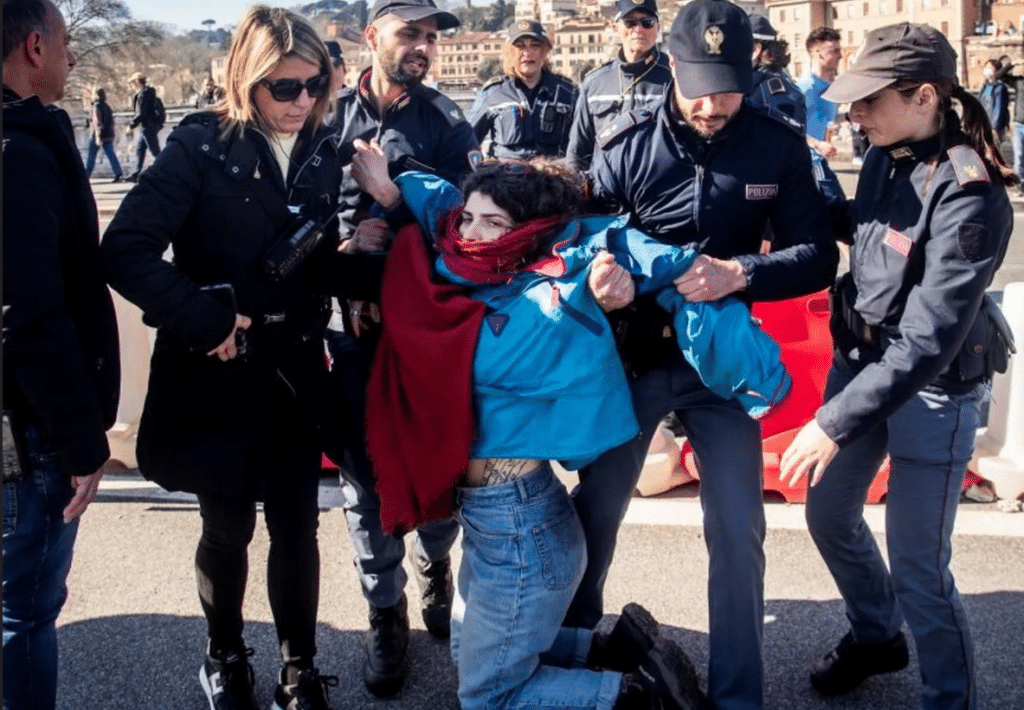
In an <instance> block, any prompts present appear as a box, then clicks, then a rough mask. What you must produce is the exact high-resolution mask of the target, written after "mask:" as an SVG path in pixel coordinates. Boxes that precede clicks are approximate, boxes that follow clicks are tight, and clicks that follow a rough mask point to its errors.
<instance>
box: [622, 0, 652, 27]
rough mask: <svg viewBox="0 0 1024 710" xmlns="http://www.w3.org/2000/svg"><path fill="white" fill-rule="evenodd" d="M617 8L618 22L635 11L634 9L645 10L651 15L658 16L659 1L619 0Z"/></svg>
mask: <svg viewBox="0 0 1024 710" xmlns="http://www.w3.org/2000/svg"><path fill="white" fill-rule="evenodd" d="M616 9H617V12H616V13H615V21H616V22H617V21H619V20H621V19H622V18H623V17H625V16H626V15H628V14H629V13H631V12H633V10H643V11H644V12H646V13H648V14H649V15H654V16H655V17H657V16H658V3H657V2H656V0H619V2H618V4H617V6H616Z"/></svg>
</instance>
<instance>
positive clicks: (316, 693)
mask: <svg viewBox="0 0 1024 710" xmlns="http://www.w3.org/2000/svg"><path fill="white" fill-rule="evenodd" d="M337 685H338V677H337V676H333V675H320V671H319V670H317V669H316V668H312V667H309V668H302V669H299V668H290V667H287V666H286V667H285V668H282V669H281V682H280V683H278V684H277V688H276V689H275V690H274V704H273V705H271V706H270V710H331V706H330V704H329V703H328V702H327V694H328V691H327V689H328V688H334V687H336V686H337Z"/></svg>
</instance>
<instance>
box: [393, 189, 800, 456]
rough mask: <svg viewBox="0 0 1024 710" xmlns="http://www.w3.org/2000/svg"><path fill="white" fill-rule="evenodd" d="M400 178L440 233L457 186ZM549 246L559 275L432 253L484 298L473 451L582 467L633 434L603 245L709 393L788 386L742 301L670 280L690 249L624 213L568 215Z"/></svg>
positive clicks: (754, 412)
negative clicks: (704, 298) (498, 268)
mask: <svg viewBox="0 0 1024 710" xmlns="http://www.w3.org/2000/svg"><path fill="white" fill-rule="evenodd" d="M397 182H398V185H399V187H400V188H401V190H402V197H403V199H404V201H405V203H406V205H407V206H408V207H409V209H410V211H411V212H412V214H413V215H414V216H415V217H416V219H417V222H418V223H419V225H420V227H421V228H422V229H423V230H424V232H425V233H427V234H431V235H433V234H437V233H438V232H437V230H438V229H439V228H440V227H439V225H441V224H443V219H444V216H445V215H447V214H448V213H449V212H450V211H451V210H452V209H454V208H457V207H459V206H460V205H461V204H462V202H463V197H462V194H461V193H460V192H459V191H458V189H456V188H455V187H454V186H453V185H451V184H450V183H447V182H445V181H444V180H441V179H439V178H436V177H434V176H431V175H426V174H423V173H405V174H403V175H401V176H399V178H398V181H397ZM550 244H551V248H552V253H553V255H554V256H556V257H558V258H560V259H561V260H562V262H563V263H564V265H565V269H564V273H563V274H562V275H560V276H553V275H549V274H548V273H542V272H541V271H526V272H523V273H522V274H520V275H518V276H517V277H515V278H514V279H513V280H512V281H511V282H510V283H508V284H502V285H496V286H495V285H487V284H476V283H473V282H470V281H467V280H465V279H463V278H461V277H459V276H456V275H455V274H453V273H451V272H450V271H449V270H448V269H447V267H446V265H445V263H444V261H443V259H442V258H440V257H439V258H438V259H437V262H436V267H437V270H438V272H439V273H440V274H441V275H442V276H444V277H445V278H447V279H448V280H450V281H452V282H455V283H459V284H461V285H464V286H465V287H466V288H467V290H468V292H469V295H471V296H472V297H473V298H475V299H477V300H480V301H483V302H485V303H487V304H488V306H490V309H489V312H488V315H486V316H484V325H483V327H482V328H481V329H480V335H479V338H478V340H477V350H476V355H475V358H474V368H473V376H474V394H475V403H476V410H477V422H478V430H479V431H478V440H477V442H476V445H475V447H474V449H473V453H472V455H473V457H474V458H535V459H557V460H560V461H563V462H564V463H565V465H566V466H567V467H569V468H578V467H580V466H583V465H586V464H587V463H589V462H590V461H592V460H593V459H594V458H596V457H597V456H598V455H599V454H601V453H603V452H604V451H607V450H608V449H611V448H613V447H614V446H617V445H619V444H621V443H623V442H625V441H628V440H629V439H631V438H633V437H635V436H636V435H637V433H638V427H637V423H636V419H635V417H634V415H633V409H632V405H631V400H630V394H629V386H628V383H627V381H626V376H625V372H624V370H623V367H622V364H621V362H620V360H619V358H618V353H617V351H616V349H615V341H614V338H613V336H612V332H611V329H610V328H609V325H608V321H607V319H606V318H605V316H604V313H602V311H601V309H600V307H599V306H598V305H597V303H596V302H595V301H594V299H593V297H592V296H591V294H590V290H589V288H588V287H587V276H588V274H589V273H590V263H591V261H592V260H593V259H594V257H595V256H597V255H598V253H599V252H600V251H602V250H607V251H609V252H611V253H612V254H614V255H615V257H616V260H617V261H618V262H619V263H620V264H621V265H622V266H623V267H624V268H626V269H627V270H628V271H629V272H630V273H631V274H632V275H633V277H634V279H635V281H636V285H637V291H638V292H639V293H646V294H654V295H656V297H657V300H658V302H659V304H661V305H662V307H664V308H665V309H666V310H668V311H669V312H671V313H673V314H674V319H675V325H676V331H677V333H679V340H680V347H681V348H682V350H683V353H684V354H685V355H686V357H687V359H688V360H689V361H690V363H691V364H692V365H693V366H694V368H695V369H696V370H697V371H698V372H699V373H700V374H701V377H702V378H703V379H704V382H705V384H706V385H707V386H708V387H709V388H711V389H712V390H713V391H714V392H716V393H717V394H719V395H721V396H722V397H726V398H730V397H736V398H737V399H738V400H739V401H740V402H741V404H743V406H744V407H745V408H746V410H747V412H748V413H749V414H750V415H751V416H753V417H758V416H761V415H763V414H764V413H766V412H767V411H768V409H769V408H770V407H771V405H773V404H775V403H776V402H778V401H780V400H781V399H782V398H783V397H784V396H785V394H786V393H787V392H788V390H789V384H790V380H789V376H788V375H787V374H786V371H785V368H784V367H783V366H782V364H781V360H780V351H779V347H778V345H776V343H775V342H774V341H773V340H772V339H771V338H769V337H768V336H767V335H766V334H765V333H764V332H763V331H761V330H760V329H759V328H758V327H757V326H756V325H754V324H753V322H752V321H751V318H750V312H749V311H748V310H747V308H746V306H745V305H744V304H743V303H742V302H740V301H739V300H738V299H735V298H727V299H724V300H722V301H720V302H712V303H688V302H687V301H686V300H685V299H684V298H683V297H682V296H680V295H679V294H678V292H677V291H676V290H675V288H674V286H673V284H672V280H673V279H674V278H675V277H677V276H679V275H680V274H682V273H683V272H684V271H686V269H687V268H689V266H690V264H692V263H693V260H694V259H695V258H696V256H697V252H696V251H695V250H693V249H681V248H678V247H673V246H669V245H665V244H661V243H659V242H657V241H655V240H653V239H650V238H649V237H647V236H646V235H644V234H643V233H641V232H639V231H637V230H635V229H631V228H629V227H627V226H626V219H625V218H624V217H588V218H581V219H573V220H570V221H569V223H568V224H567V225H566V226H565V228H564V229H563V230H562V231H561V232H560V233H559V234H558V235H557V236H555V237H554V238H553V239H552V240H551V242H550Z"/></svg>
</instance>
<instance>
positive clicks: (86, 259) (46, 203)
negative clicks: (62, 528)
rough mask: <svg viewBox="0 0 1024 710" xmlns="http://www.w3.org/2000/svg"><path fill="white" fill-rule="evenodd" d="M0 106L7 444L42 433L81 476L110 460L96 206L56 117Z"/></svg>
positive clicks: (8, 97) (111, 402)
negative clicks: (27, 430)
mask: <svg viewBox="0 0 1024 710" xmlns="http://www.w3.org/2000/svg"><path fill="white" fill-rule="evenodd" d="M3 101H4V103H3V117H4V132H3V177H4V180H3V199H4V216H3V239H4V258H3V276H4V278H3V294H4V295H3V310H4V315H3V351H4V362H3V407H4V410H5V411H10V412H11V423H12V429H13V432H14V435H15V439H16V441H17V440H20V439H21V432H22V431H23V426H24V425H26V424H31V425H33V426H35V427H37V428H40V429H42V430H43V434H44V442H42V444H43V446H44V447H46V448H47V449H50V450H52V451H54V452H57V453H58V454H59V455H60V459H59V461H60V463H61V465H62V467H63V469H64V471H65V472H66V473H67V475H69V476H84V475H88V474H91V473H94V472H95V471H96V469H98V468H99V467H100V465H102V464H103V462H104V461H106V460H107V458H109V456H110V450H109V448H108V446H107V437H106V434H105V433H104V432H105V431H106V430H107V429H109V428H110V426H111V425H113V423H114V419H115V417H116V415H117V399H118V394H119V391H120V384H121V374H120V359H119V357H118V340H117V321H116V319H115V317H114V306H113V303H112V302H111V299H110V292H109V291H108V290H107V287H106V284H105V283H104V282H103V278H102V275H101V269H100V252H99V224H98V222H97V218H96V203H95V202H94V201H93V196H92V191H91V190H90V189H89V179H88V178H87V177H86V176H85V169H84V168H83V166H82V158H81V155H80V154H79V152H78V148H77V147H76V146H75V143H74V138H73V135H74V133H73V130H72V127H71V121H70V120H69V119H68V115H67V114H66V113H64V111H62V110H60V109H58V108H55V107H45V106H43V104H42V103H40V101H39V99H38V98H37V97H35V96H31V97H28V98H25V99H22V98H20V97H19V96H18V95H17V94H15V93H14V92H12V91H10V90H9V89H7V88H6V87H4V97H3ZM19 443H23V441H21V442H19ZM46 453H49V451H46ZM5 472H6V471H5Z"/></svg>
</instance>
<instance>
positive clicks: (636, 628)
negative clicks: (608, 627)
mask: <svg viewBox="0 0 1024 710" xmlns="http://www.w3.org/2000/svg"><path fill="white" fill-rule="evenodd" d="M619 618H620V619H624V620H625V621H626V622H627V624H628V625H629V627H630V628H629V633H630V635H631V636H632V637H633V639H634V640H636V641H637V645H638V646H640V647H641V648H642V649H643V651H644V652H645V653H646V652H647V651H650V650H651V649H652V648H654V643H655V642H656V641H657V640H658V638H659V637H660V636H661V630H660V627H659V626H658V622H657V621H656V620H655V618H654V617H653V616H652V615H651V612H649V611H647V610H646V609H644V608H643V607H642V606H640V605H639V604H636V603H634V602H630V603H629V604H627V605H626V606H624V607H622V614H621V615H620V617H619Z"/></svg>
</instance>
